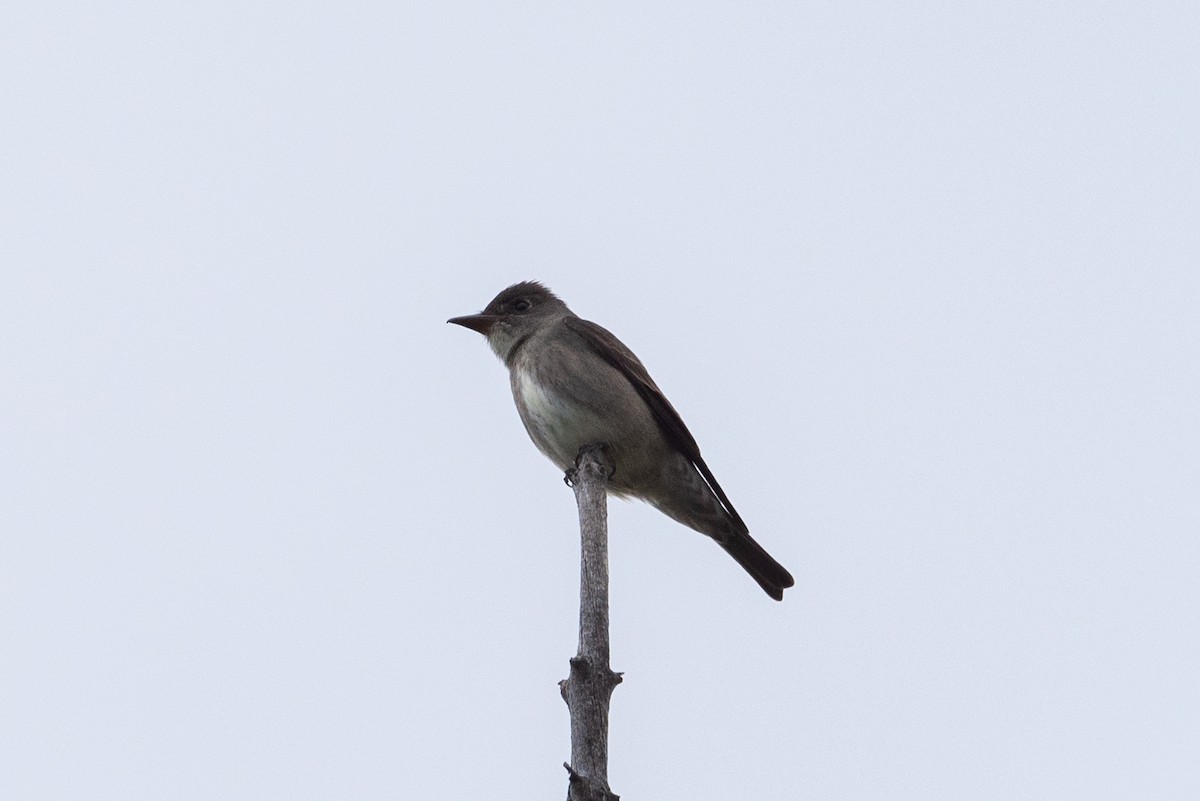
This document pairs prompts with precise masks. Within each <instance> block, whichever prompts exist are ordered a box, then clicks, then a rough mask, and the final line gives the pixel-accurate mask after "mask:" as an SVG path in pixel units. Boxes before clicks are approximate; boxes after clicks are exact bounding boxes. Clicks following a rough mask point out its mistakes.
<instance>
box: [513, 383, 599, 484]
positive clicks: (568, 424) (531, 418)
mask: <svg viewBox="0 0 1200 801" xmlns="http://www.w3.org/2000/svg"><path fill="white" fill-rule="evenodd" d="M512 384H513V396H514V400H515V401H516V403H517V411H518V412H519V413H520V415H521V422H522V423H524V424H525V430H526V431H528V432H529V438H530V439H532V440H533V443H534V444H535V445H537V447H538V449H539V450H541V451H542V453H544V454H546V456H548V457H550V459H551V460H552V461H554V462H555V463H557V464H559V465H570V464H572V463H573V461H574V459H575V454H576V453H577V452H578V450H579V448H580V444H579V442H580V437H581V436H586V431H585V430H586V429H588V428H590V426H589V425H588V421H587V419H586V418H587V415H586V414H585V412H584V410H583V409H581V408H579V407H578V406H577V405H576V404H574V403H573V402H572V401H570V400H569V399H567V398H566V397H564V396H563V395H562V394H560V393H558V392H555V391H554V389H553V388H552V387H550V386H548V385H547V383H546V382H545V381H540V380H538V377H537V375H536V374H535V373H534V371H532V370H530V369H528V368H526V367H524V366H518V367H516V368H515V369H514V370H513V382H512Z"/></svg>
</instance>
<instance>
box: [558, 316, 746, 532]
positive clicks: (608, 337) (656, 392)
mask: <svg viewBox="0 0 1200 801" xmlns="http://www.w3.org/2000/svg"><path fill="white" fill-rule="evenodd" d="M563 322H565V323H566V324H567V327H568V328H570V329H571V330H572V331H574V332H575V333H577V334H579V336H580V337H582V338H583V340H584V341H585V342H586V343H587V344H588V346H589V347H590V348H591V349H592V350H594V351H595V352H596V353H597V354H598V355H599V356H600V357H601V358H603V359H604V360H605V361H607V362H608V363H609V364H611V365H612V366H613V367H616V368H617V369H618V370H620V371H621V374H622V375H624V376H625V378H627V379H629V383H630V384H632V385H633V388H634V389H636V390H637V392H638V394H639V395H641V396H642V400H644V401H645V402H646V405H647V406H649V407H650V410H651V411H652V412H653V413H654V417H655V419H656V420H658V425H659V428H661V429H662V432H663V435H664V436H666V438H667V442H669V443H670V444H671V445H673V446H674V447H675V448H677V449H678V450H679V451H680V452H681V453H682V454H683V455H684V456H686V457H687V458H688V459H690V460H691V462H692V464H694V465H695V466H696V469H697V470H699V471H700V475H702V476H704V480H705V481H706V482H708V486H709V487H711V488H712V491H713V492H714V493H715V494H716V496H717V497H718V498H719V499H720V500H721V504H722V505H723V506H724V507H725V509H726V511H728V512H729V516H730V517H732V518H733V519H734V521H735V522H736V523H737V525H738V527H739V528H741V530H742V532H743V533H745V532H747V531H749V529H748V528H747V527H746V524H745V523H744V522H742V517H741V515H739V514H738V513H737V510H736V509H734V508H733V504H732V503H730V502H729V497H728V496H727V495H726V494H725V490H723V489H721V485H720V484H718V483H717V479H716V477H715V476H714V475H713V474H712V471H711V470H709V469H708V465H707V464H705V463H704V458H703V457H701V456H700V446H699V445H697V444H696V438H695V437H693V436H692V432H690V431H688V429H687V426H686V425H684V424H683V418H682V417H680V416H679V412H677V411H675V407H674V406H672V405H671V402H670V401H669V400H667V397H666V395H663V393H662V390H661V389H659V388H658V384H655V383H654V379H653V378H651V377H650V373H649V372H648V371H647V370H646V366H645V365H644V364H642V362H641V360H640V359H638V357H637V356H635V355H634V354H633V351H631V350H630V349H629V348H627V347H625V343H623V342H621V340H619V339H617V338H616V337H615V336H613V334H612V333H611V332H610V331H609V330H608V329H606V328H604V327H602V326H599V325H596V324H595V323H593V322H591V321H590V320H583V319H580V318H579V317H567V318H566V319H565V320H564V321H563Z"/></svg>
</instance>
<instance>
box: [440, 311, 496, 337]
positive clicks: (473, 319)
mask: <svg viewBox="0 0 1200 801" xmlns="http://www.w3.org/2000/svg"><path fill="white" fill-rule="evenodd" d="M499 319H500V318H499V317H498V316H496V315H494V314H468V315H466V316H465V317H451V318H450V319H449V320H447V321H446V322H448V323H454V324H455V325H461V326H463V327H464V328H470V329H471V330H472V331H478V332H479V333H481V334H483V335H484V336H485V337H486V336H487V335H488V332H490V331H491V330H492V326H493V325H495V324H496V321H497V320H499Z"/></svg>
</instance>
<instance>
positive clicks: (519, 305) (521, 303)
mask: <svg viewBox="0 0 1200 801" xmlns="http://www.w3.org/2000/svg"><path fill="white" fill-rule="evenodd" d="M532 305H533V304H531V303H530V302H529V301H528V300H526V299H525V298H520V299H519V300H517V301H515V302H514V303H513V311H519V312H523V311H529V307H530V306H532Z"/></svg>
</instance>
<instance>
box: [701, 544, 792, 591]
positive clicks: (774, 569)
mask: <svg viewBox="0 0 1200 801" xmlns="http://www.w3.org/2000/svg"><path fill="white" fill-rule="evenodd" d="M717 543H718V544H720V546H721V547H722V548H724V549H725V552H726V553H728V554H729V555H730V556H732V557H733V558H734V559H736V560H737V563H738V564H739V565H741V566H742V568H743V569H744V570H745V571H746V572H747V573H749V574H750V577H751V578H753V579H754V580H755V581H757V582H758V586H760V587H762V588H763V590H765V591H766V593H767V595H770V596H771V597H772V598H774V599H775V600H776V601H782V600H783V591H784V590H786V589H787V588H788V587H791V586H792V585H793V584H795V583H796V580H795V579H793V578H792V574H791V573H789V572H787V570H786V569H785V568H784V566H783V565H781V564H779V563H778V562H776V561H775V559H774V558H772V556H771V554H769V553H767V552H766V550H765V549H764V548H763V547H762V546H761V545H759V544H758V543H757V542H755V541H754V538H753V537H751V536H750V535H749V534H731V535H728V536H725V537H722V538H721V539H718V540H717Z"/></svg>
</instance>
